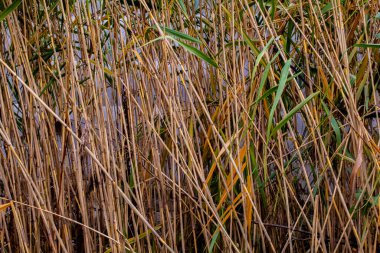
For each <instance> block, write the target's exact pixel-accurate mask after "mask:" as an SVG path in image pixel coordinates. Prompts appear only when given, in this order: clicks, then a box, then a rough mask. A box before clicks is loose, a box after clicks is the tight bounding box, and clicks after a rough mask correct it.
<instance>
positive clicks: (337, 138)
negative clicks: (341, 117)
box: [322, 102, 342, 146]
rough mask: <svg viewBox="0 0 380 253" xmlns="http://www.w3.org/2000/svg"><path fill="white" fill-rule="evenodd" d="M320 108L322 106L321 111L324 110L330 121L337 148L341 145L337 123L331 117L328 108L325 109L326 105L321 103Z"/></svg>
mask: <svg viewBox="0 0 380 253" xmlns="http://www.w3.org/2000/svg"><path fill="white" fill-rule="evenodd" d="M322 106H323V109H324V110H325V112H326V114H327V116H328V117H329V118H330V119H331V126H332V128H333V130H334V132H335V137H336V142H337V146H339V145H340V143H342V135H341V133H340V127H339V123H338V121H337V120H336V119H335V117H334V116H333V115H332V113H331V112H330V110H329V108H328V107H327V105H326V104H325V103H324V102H322Z"/></svg>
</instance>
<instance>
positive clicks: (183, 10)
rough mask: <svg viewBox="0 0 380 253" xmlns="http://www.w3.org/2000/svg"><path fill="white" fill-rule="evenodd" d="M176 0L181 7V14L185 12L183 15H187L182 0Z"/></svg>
mask: <svg viewBox="0 0 380 253" xmlns="http://www.w3.org/2000/svg"><path fill="white" fill-rule="evenodd" d="M177 2H178V5H179V7H180V8H181V10H182V12H183V14H185V16H186V17H188V16H189V15H188V14H187V11H186V6H185V3H184V2H183V0H177Z"/></svg>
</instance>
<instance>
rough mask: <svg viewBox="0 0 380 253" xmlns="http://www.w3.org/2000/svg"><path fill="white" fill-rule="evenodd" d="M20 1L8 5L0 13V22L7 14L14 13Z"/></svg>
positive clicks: (16, 0)
mask: <svg viewBox="0 0 380 253" xmlns="http://www.w3.org/2000/svg"><path fill="white" fill-rule="evenodd" d="M21 2H22V0H15V1H13V3H12V4H11V5H9V6H8V7H7V8H6V9H5V10H4V11H3V12H2V13H0V22H1V21H3V20H4V19H5V18H6V17H7V16H8V15H9V13H11V12H12V11H14V10H15V9H16V8H17V7H18V6H19V5H20V4H21Z"/></svg>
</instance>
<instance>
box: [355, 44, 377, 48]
mask: <svg viewBox="0 0 380 253" xmlns="http://www.w3.org/2000/svg"><path fill="white" fill-rule="evenodd" d="M354 47H362V48H380V44H355V45H354Z"/></svg>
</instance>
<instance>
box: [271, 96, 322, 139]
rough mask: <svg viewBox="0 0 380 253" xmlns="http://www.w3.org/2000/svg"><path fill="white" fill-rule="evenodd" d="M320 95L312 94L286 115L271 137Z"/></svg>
mask: <svg viewBox="0 0 380 253" xmlns="http://www.w3.org/2000/svg"><path fill="white" fill-rule="evenodd" d="M318 94H319V91H318V92H315V93H313V94H311V95H310V96H308V97H307V98H306V99H305V100H304V101H302V102H301V103H299V104H298V105H297V106H296V107H294V108H293V109H292V110H291V111H290V112H288V113H287V114H286V115H285V117H284V118H283V119H282V120H281V121H280V122H279V123H278V124H277V125H276V126H275V127H274V128H273V131H272V133H271V136H272V135H273V134H275V133H276V132H277V130H278V129H280V128H281V127H283V126H284V125H285V124H286V123H287V122H288V121H289V120H290V119H291V118H292V117H293V115H294V114H296V113H297V112H298V111H299V110H300V109H301V108H302V107H303V106H304V105H306V104H307V103H308V102H309V101H310V100H311V99H312V98H314V97H315V96H316V95H318Z"/></svg>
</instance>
